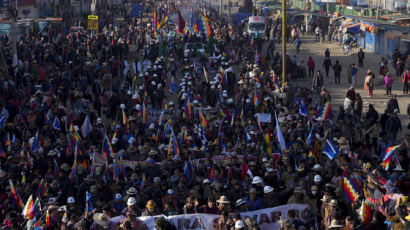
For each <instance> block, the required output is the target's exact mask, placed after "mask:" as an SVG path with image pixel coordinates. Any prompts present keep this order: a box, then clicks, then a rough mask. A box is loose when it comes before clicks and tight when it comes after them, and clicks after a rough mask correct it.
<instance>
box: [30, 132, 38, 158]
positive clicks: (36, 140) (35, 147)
mask: <svg viewBox="0 0 410 230" xmlns="http://www.w3.org/2000/svg"><path fill="white" fill-rule="evenodd" d="M37 149H38V132H37V133H36V135H35V136H34V139H33V143H32V144H31V151H32V152H34V153H35V152H37Z"/></svg>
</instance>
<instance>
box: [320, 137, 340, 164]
mask: <svg viewBox="0 0 410 230" xmlns="http://www.w3.org/2000/svg"><path fill="white" fill-rule="evenodd" d="M323 153H324V154H325V155H326V156H327V157H329V159H330V160H333V158H335V156H336V155H337V154H338V153H339V149H338V148H336V146H335V145H334V144H333V143H332V142H331V141H330V140H329V139H326V146H325V149H324V150H323Z"/></svg>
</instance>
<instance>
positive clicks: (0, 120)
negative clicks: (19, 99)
mask: <svg viewBox="0 0 410 230" xmlns="http://www.w3.org/2000/svg"><path fill="white" fill-rule="evenodd" d="M6 120H7V119H6V116H4V115H3V116H1V117H0V127H1V128H3V129H4V127H6Z"/></svg>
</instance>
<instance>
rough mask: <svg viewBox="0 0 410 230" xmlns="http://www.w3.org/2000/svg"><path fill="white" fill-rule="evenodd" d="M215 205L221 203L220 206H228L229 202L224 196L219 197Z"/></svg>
mask: <svg viewBox="0 0 410 230" xmlns="http://www.w3.org/2000/svg"><path fill="white" fill-rule="evenodd" d="M216 202H217V203H222V204H229V203H230V201H229V200H228V198H227V197H226V196H221V197H220V198H219V200H217V201H216Z"/></svg>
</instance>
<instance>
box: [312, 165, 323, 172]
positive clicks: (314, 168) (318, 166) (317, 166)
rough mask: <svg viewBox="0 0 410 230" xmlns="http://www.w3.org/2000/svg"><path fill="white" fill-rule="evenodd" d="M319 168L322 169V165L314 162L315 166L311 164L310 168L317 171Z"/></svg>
mask: <svg viewBox="0 0 410 230" xmlns="http://www.w3.org/2000/svg"><path fill="white" fill-rule="evenodd" d="M321 169H322V166H321V165H320V164H315V166H313V168H312V170H315V171H319V170H321Z"/></svg>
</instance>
